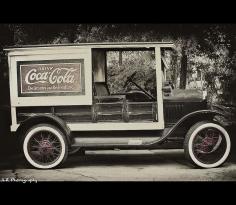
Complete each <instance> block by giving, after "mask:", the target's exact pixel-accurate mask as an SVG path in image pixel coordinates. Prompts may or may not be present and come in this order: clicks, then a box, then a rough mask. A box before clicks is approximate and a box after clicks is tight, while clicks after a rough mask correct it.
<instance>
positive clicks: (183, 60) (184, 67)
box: [179, 48, 187, 89]
mask: <svg viewBox="0 0 236 205" xmlns="http://www.w3.org/2000/svg"><path fill="white" fill-rule="evenodd" d="M186 81H187V55H186V52H185V49H184V48H183V49H182V58H181V68H180V85H179V88H180V89H185V88H186Z"/></svg>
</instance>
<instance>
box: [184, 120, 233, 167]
mask: <svg viewBox="0 0 236 205" xmlns="http://www.w3.org/2000/svg"><path fill="white" fill-rule="evenodd" d="M230 148H231V142H230V137H229V134H228V133H227V131H226V130H225V129H224V128H223V127H222V126H220V125H218V124H216V123H214V122H205V121H202V122H198V123H196V124H195V125H193V126H192V127H191V128H190V130H189V131H188V133H187V134H186V137H185V141H184V152H185V156H186V158H187V159H188V160H189V161H190V162H191V163H192V164H194V165H196V166H198V167H201V168H214V167H218V166H220V165H222V164H223V163H224V162H225V161H226V159H227V157H228V156H229V153H230Z"/></svg>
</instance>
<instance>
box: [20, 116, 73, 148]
mask: <svg viewBox="0 0 236 205" xmlns="http://www.w3.org/2000/svg"><path fill="white" fill-rule="evenodd" d="M40 123H48V124H51V125H54V126H56V127H58V128H59V129H60V130H61V131H62V132H63V133H64V134H65V136H66V138H67V142H68V145H69V146H70V145H71V137H70V136H71V131H70V129H69V127H68V126H67V124H66V123H65V121H64V120H62V119H61V118H59V117H57V116H55V115H50V114H40V115H35V116H33V117H30V118H28V119H26V120H25V121H23V122H22V123H21V125H20V126H19V128H18V129H17V131H16V135H17V136H20V137H21V136H23V135H24V133H25V132H26V131H27V130H28V129H29V128H30V127H32V126H34V125H36V124H40Z"/></svg>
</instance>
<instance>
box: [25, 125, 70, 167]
mask: <svg viewBox="0 0 236 205" xmlns="http://www.w3.org/2000/svg"><path fill="white" fill-rule="evenodd" d="M23 152H24V155H25V158H26V160H27V161H28V162H29V163H30V164H31V165H32V166H34V167H36V168H40V169H49V168H54V167H56V166H59V165H61V164H62V163H63V162H64V161H65V160H66V158H67V155H68V145H67V140H66V137H65V135H64V134H63V133H62V132H61V131H60V130H59V129H58V128H57V127H55V126H52V125H49V124H39V125H35V126H33V127H32V128H31V129H29V130H28V131H27V132H26V134H25V137H24V141H23Z"/></svg>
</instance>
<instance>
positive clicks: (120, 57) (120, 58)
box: [119, 51, 122, 66]
mask: <svg viewBox="0 0 236 205" xmlns="http://www.w3.org/2000/svg"><path fill="white" fill-rule="evenodd" d="M119 66H122V51H119Z"/></svg>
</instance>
